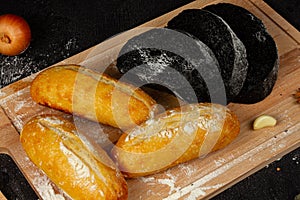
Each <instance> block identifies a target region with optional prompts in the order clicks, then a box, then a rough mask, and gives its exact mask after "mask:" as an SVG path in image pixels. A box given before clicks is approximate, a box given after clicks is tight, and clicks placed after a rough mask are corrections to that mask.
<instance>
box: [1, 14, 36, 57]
mask: <svg viewBox="0 0 300 200" xmlns="http://www.w3.org/2000/svg"><path fill="white" fill-rule="evenodd" d="M30 41H31V30H30V27H29V25H28V23H27V22H26V21H25V19H23V18H22V17H20V16H17V15H14V14H5V15H1V16H0V54H3V55H7V56H15V55H19V54H21V53H23V52H24V51H25V50H26V49H27V48H28V46H29V44H30Z"/></svg>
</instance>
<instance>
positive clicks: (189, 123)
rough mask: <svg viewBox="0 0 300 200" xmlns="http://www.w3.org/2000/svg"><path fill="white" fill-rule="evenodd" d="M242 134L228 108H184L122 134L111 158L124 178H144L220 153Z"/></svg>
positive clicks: (205, 104)
mask: <svg viewBox="0 0 300 200" xmlns="http://www.w3.org/2000/svg"><path fill="white" fill-rule="evenodd" d="M239 132H240V124H239V121H238V118H237V117H236V115H235V114H234V113H233V112H231V111H230V110H229V109H228V108H226V107H225V106H222V105H218V104H209V103H200V104H191V105H185V106H182V107H181V108H175V109H172V110H168V111H166V112H165V113H162V114H159V115H157V116H156V117H155V118H153V119H149V120H148V121H146V122H145V123H143V124H142V125H140V126H139V127H136V128H134V129H132V130H131V131H129V132H128V133H124V134H122V136H121V137H120V139H119V140H118V142H117V144H116V146H114V148H113V149H112V152H111V154H112V157H113V159H114V160H115V161H116V162H117V164H118V167H119V169H120V170H121V171H122V172H123V174H124V175H125V177H128V178H132V177H138V176H145V175H149V174H153V173H156V172H159V171H162V170H165V169H167V168H169V167H172V166H175V165H177V164H179V163H183V162H186V161H189V160H191V159H195V158H197V157H199V156H204V155H206V154H207V153H209V152H212V151H216V150H218V149H221V148H223V147H225V146H226V145H228V144H229V143H230V142H231V141H232V140H233V139H234V138H236V137H237V135H238V134H239Z"/></svg>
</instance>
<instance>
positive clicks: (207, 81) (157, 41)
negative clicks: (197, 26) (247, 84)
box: [117, 28, 227, 104]
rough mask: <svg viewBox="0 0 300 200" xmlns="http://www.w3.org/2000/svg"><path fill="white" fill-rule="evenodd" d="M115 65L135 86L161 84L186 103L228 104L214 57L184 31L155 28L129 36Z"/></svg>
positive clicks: (203, 45) (207, 49) (206, 48)
mask: <svg viewBox="0 0 300 200" xmlns="http://www.w3.org/2000/svg"><path fill="white" fill-rule="evenodd" d="M117 68H118V70H119V71H120V72H121V73H122V74H123V76H122V78H124V79H125V80H126V81H130V82H131V83H133V84H135V85H137V86H142V85H146V84H148V86H163V87H165V88H168V90H170V91H171V92H173V93H174V94H175V95H176V96H177V97H179V98H180V99H182V100H184V101H186V102H189V103H195V102H214V103H221V104H227V99H226V91H225V87H224V83H223V80H222V77H221V73H220V68H219V64H218V61H217V59H216V58H215V56H214V54H213V53H212V51H211V50H210V49H209V48H208V47H207V46H206V45H205V44H203V43H202V42H201V41H199V40H198V39H196V38H194V37H192V36H191V35H189V34H186V33H182V32H179V31H175V30H170V29H167V28H155V29H151V30H148V31H146V32H144V33H142V34H140V35H137V36H135V37H133V38H131V39H130V40H129V41H127V43H126V44H125V45H124V46H123V47H122V49H121V51H120V53H119V56H118V59H117ZM158 88H161V87H158Z"/></svg>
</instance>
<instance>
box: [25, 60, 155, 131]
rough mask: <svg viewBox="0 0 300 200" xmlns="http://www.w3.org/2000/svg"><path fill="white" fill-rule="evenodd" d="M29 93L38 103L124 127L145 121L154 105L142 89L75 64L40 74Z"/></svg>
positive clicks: (52, 68) (47, 70)
mask: <svg viewBox="0 0 300 200" xmlns="http://www.w3.org/2000/svg"><path fill="white" fill-rule="evenodd" d="M30 92H31V96H32V98H33V100H34V101H36V102H38V103H40V104H43V105H47V106H49V107H52V108H55V109H59V110H63V111H65V112H68V113H73V114H76V115H79V116H82V117H85V118H88V119H90V120H94V121H98V122H100V123H103V124H107V125H111V126H113V127H118V128H125V129H127V128H129V127H133V126H135V125H136V124H140V123H142V122H144V121H145V120H147V119H148V117H149V116H150V114H151V112H152V111H153V110H152V109H153V105H154V104H155V101H154V100H153V99H152V98H151V97H150V96H149V95H147V94H146V93H145V92H143V91H142V90H141V89H139V88H136V87H134V86H132V85H129V84H126V83H122V82H120V81H117V80H116V79H113V78H112V77H109V76H108V75H105V74H99V73H96V72H94V71H91V70H89V69H87V68H84V67H81V66H77V65H63V66H55V67H51V68H49V69H46V70H45V71H43V72H41V73H39V74H38V75H37V77H36V78H35V79H34V80H33V82H32V85H31V91H30Z"/></svg>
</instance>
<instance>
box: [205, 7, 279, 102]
mask: <svg viewBox="0 0 300 200" xmlns="http://www.w3.org/2000/svg"><path fill="white" fill-rule="evenodd" d="M203 9H205V10H208V11H210V12H213V13H215V14H216V15H218V16H220V17H221V18H222V19H224V20H225V21H226V22H227V23H228V24H229V26H230V27H231V28H232V30H233V31H234V32H235V34H236V35H237V36H238V38H240V40H241V41H242V42H243V44H244V45H245V47H246V50H247V59H248V63H249V66H248V74H247V78H246V81H245V83H244V86H243V88H242V90H241V92H240V93H239V94H238V95H237V96H236V98H234V99H233V102H236V103H249V104H250V103H256V102H259V101H261V100H263V99H264V98H266V97H267V96H268V95H269V94H270V93H271V91H272V89H273V86H274V84H275V81H276V79H277V73H278V63H279V61H278V53H277V47H276V44H275V41H274V40H273V38H272V37H271V36H270V34H269V33H268V32H267V29H266V27H265V26H264V24H263V22H262V21H261V20H260V19H259V18H257V17H256V16H254V15H253V14H252V13H250V12H249V11H248V10H246V9H244V8H242V7H240V6H237V5H233V4H229V3H219V4H215V5H209V6H207V7H205V8H203Z"/></svg>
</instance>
